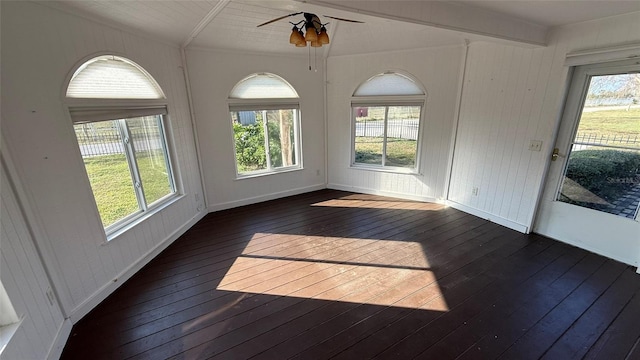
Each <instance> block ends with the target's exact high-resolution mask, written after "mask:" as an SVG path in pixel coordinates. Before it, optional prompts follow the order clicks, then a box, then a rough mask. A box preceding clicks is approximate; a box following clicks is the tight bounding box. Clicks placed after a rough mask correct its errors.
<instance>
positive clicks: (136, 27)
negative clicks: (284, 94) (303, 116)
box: [42, 0, 640, 56]
mask: <svg viewBox="0 0 640 360" xmlns="http://www.w3.org/2000/svg"><path fill="white" fill-rule="evenodd" d="M303 1H304V0H153V1H132V0H95V1H77V0H75V1H68V0H65V1H43V2H42V3H43V4H44V5H47V6H51V7H55V8H58V9H61V10H64V11H68V12H72V13H75V14H78V15H81V16H84V17H88V18H91V19H94V20H97V21H100V22H104V23H108V24H113V25H115V26H118V27H121V28H125V29H129V30H130V31H133V32H141V33H145V34H147V35H149V36H152V37H154V38H158V39H160V40H163V41H165V42H170V43H173V44H176V45H184V44H188V46H190V47H204V48H215V49H226V50H237V51H250V52H266V53H284V54H292V55H293V54H299V55H306V54H307V51H308V50H307V49H305V48H296V47H294V46H293V45H290V44H289V43H288V38H289V34H290V32H291V25H290V24H289V22H288V21H289V20H291V21H295V22H297V21H299V20H301V19H303V17H302V15H298V16H296V17H292V18H289V19H283V20H280V21H278V22H275V23H272V24H269V25H265V26H263V27H260V28H257V27H256V25H258V24H261V23H263V22H266V21H268V20H271V19H273V18H276V17H279V16H283V15H286V14H289V13H293V12H298V11H305V12H312V13H315V14H318V15H320V17H321V18H322V15H331V16H337V17H343V18H349V19H354V20H360V21H364V22H365V23H364V24H353V23H348V22H342V21H335V20H332V19H327V18H322V21H329V22H330V24H329V25H328V26H327V28H328V32H329V36H330V37H331V44H330V45H329V46H328V47H327V46H325V47H323V48H320V49H318V51H323V52H324V56H328V55H331V56H338V55H346V54H362V53H373V52H379V51H385V50H387V51H388V50H401V49H415V48H425V47H432V46H441V45H448V44H459V43H462V42H463V41H464V40H463V39H465V38H466V39H471V40H475V39H480V38H482V37H481V36H479V35H471V34H469V33H462V32H460V31H452V30H445V29H440V28H435V27H430V26H427V25H422V24H415V23H409V22H403V21H398V20H390V19H384V18H381V17H374V16H369V15H363V14H362V13H354V12H349V11H345V10H338V9H335V8H326V7H322V6H320V5H313V4H309V3H306V2H303ZM387 1H395V2H397V3H401V2H402V1H403V0H387ZM316 3H318V2H316ZM449 3H451V4H455V5H456V6H462V7H464V8H466V9H468V10H469V11H471V14H472V11H473V10H474V9H475V8H480V9H482V10H483V11H484V12H485V13H486V12H491V13H496V15H498V16H510V17H513V18H518V19H520V20H524V21H526V22H529V23H532V24H537V25H540V26H544V27H552V26H561V25H566V24H570V23H574V22H580V21H586V20H592V19H596V18H601V17H607V16H612V15H618V14H623V13H628V12H633V11H640V1H637V0H636V1H614V0H609V1H592V0H586V1H585V0H582V1H576V0H573V1H560V0H558V1H536V0H517V1H484V0H467V1H457V2H449ZM194 35H195V37H193V36H194ZM312 51H314V50H312Z"/></svg>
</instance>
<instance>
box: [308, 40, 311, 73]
mask: <svg viewBox="0 0 640 360" xmlns="http://www.w3.org/2000/svg"><path fill="white" fill-rule="evenodd" d="M308 48H309V71H311V46H308Z"/></svg>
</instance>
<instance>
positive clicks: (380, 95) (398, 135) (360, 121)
mask: <svg viewBox="0 0 640 360" xmlns="http://www.w3.org/2000/svg"><path fill="white" fill-rule="evenodd" d="M425 99H426V93H425V91H424V90H423V88H422V86H420V85H419V84H418V83H417V82H416V81H415V80H414V79H412V78H411V77H409V76H407V75H405V74H401V73H397V72H385V73H382V74H378V75H376V76H373V77H371V78H369V79H368V80H366V81H365V82H363V83H362V84H361V85H360V86H358V88H357V89H356V90H355V92H354V93H353V97H352V98H351V108H352V115H351V118H352V124H351V125H352V134H353V136H352V147H351V149H352V153H351V166H353V167H360V168H366V169H373V170H375V169H384V170H387V171H389V170H391V171H398V172H417V171H418V163H419V162H418V155H419V148H420V144H419V141H420V138H421V136H420V129H421V126H420V124H421V122H422V117H423V108H424V103H425Z"/></svg>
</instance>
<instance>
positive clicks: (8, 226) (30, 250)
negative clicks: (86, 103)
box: [0, 154, 71, 359]
mask: <svg viewBox="0 0 640 360" xmlns="http://www.w3.org/2000/svg"><path fill="white" fill-rule="evenodd" d="M2 157H4V154H2ZM0 173H1V174H0V175H1V176H0V177H1V179H0V198H1V203H0V205H1V207H0V213H1V214H2V216H0V230H1V232H0V253H1V254H0V281H2V284H3V285H4V287H5V289H6V291H7V294H8V296H9V299H10V300H11V303H12V305H13V307H14V309H15V310H16V313H17V314H18V316H19V317H20V318H21V319H22V323H21V324H20V326H19V327H18V329H17V331H16V333H15V334H14V335H13V337H12V338H11V342H10V343H9V344H8V346H7V347H6V348H5V350H4V351H3V352H2V356H1V357H2V358H3V359H44V358H46V357H47V355H48V354H49V353H50V352H51V354H52V355H53V354H54V353H56V354H60V352H61V351H62V345H63V344H62V345H61V344H56V345H58V348H55V349H50V347H51V346H52V345H53V344H54V342H55V340H56V338H57V337H58V336H59V334H60V336H62V337H65V338H66V336H67V335H68V332H69V331H70V330H71V326H70V324H68V323H64V316H63V314H62V310H61V309H60V307H59V304H58V303H57V301H55V300H54V302H53V303H49V301H48V300H47V295H46V292H47V291H48V290H49V289H51V288H52V285H51V284H50V283H49V280H48V277H47V275H46V273H45V269H44V267H43V266H42V263H41V262H40V258H39V257H38V253H37V250H36V247H35V243H34V242H33V238H32V235H31V232H30V229H29V227H28V225H27V223H26V221H25V219H24V217H23V212H22V210H23V209H21V208H20V204H19V203H18V199H17V196H16V194H15V192H14V190H13V188H12V186H11V183H10V181H9V178H8V174H7V170H6V169H5V166H4V161H2V162H1V163H0Z"/></svg>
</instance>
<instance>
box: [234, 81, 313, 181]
mask: <svg viewBox="0 0 640 360" xmlns="http://www.w3.org/2000/svg"><path fill="white" fill-rule="evenodd" d="M256 75H258V76H259V75H266V76H272V77H276V78H278V79H279V80H281V81H283V82H284V83H285V84H287V85H288V86H289V87H290V88H291V89H292V90H293V93H294V94H297V92H296V91H295V88H293V86H291V84H289V83H288V82H287V81H286V80H285V79H283V78H282V77H280V76H278V75H275V74H267V73H258V74H252V75H250V76H248V77H246V78H244V79H243V80H241V81H239V82H238V83H237V84H236V85H235V86H234V89H235V87H236V86H237V85H238V84H240V83H242V82H243V81H245V80H247V79H250V78H252V77H254V76H256ZM232 92H233V90H232ZM227 102H228V107H229V119H230V120H232V119H233V118H232V113H237V112H241V111H268V110H293V132H294V135H293V137H294V144H293V147H294V157H295V158H294V163H295V165H290V166H283V167H279V168H273V167H272V166H271V160H270V155H269V138H268V128H267V119H266V118H265V119H264V132H265V134H264V138H265V139H264V141H265V156H266V161H267V168H266V169H262V170H255V171H251V172H242V173H241V172H240V171H239V168H238V158H237V154H236V141H235V133H234V130H233V122H231V123H230V125H231V127H230V133H231V138H232V139H233V140H232V143H233V149H232V150H233V164H234V166H235V170H236V180H240V179H247V178H253V177H258V176H265V175H271V174H279V173H283V172H289V171H296V170H301V169H303V165H302V163H303V161H302V143H301V142H302V137H301V135H300V134H301V124H302V121H301V114H300V98H298V97H295V98H232V97H230V98H229V99H228V101H227Z"/></svg>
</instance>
